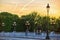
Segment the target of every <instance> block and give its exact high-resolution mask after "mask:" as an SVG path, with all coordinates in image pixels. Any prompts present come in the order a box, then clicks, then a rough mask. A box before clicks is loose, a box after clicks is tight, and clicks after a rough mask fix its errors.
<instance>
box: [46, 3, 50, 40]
mask: <svg viewBox="0 0 60 40" xmlns="http://www.w3.org/2000/svg"><path fill="white" fill-rule="evenodd" d="M46 8H47V17H49V9H50V6H49V4H47V6H46ZM47 20H48V18H47ZM47 25H48V26H49V23H48V22H47ZM46 33H47V35H46V39H50V37H49V32H48V27H47V31H46Z"/></svg>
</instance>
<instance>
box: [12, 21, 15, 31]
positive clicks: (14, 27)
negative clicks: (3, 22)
mask: <svg viewBox="0 0 60 40" xmlns="http://www.w3.org/2000/svg"><path fill="white" fill-rule="evenodd" d="M13 31H16V22H15V21H14V22H13Z"/></svg>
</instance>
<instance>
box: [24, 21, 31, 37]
mask: <svg viewBox="0 0 60 40" xmlns="http://www.w3.org/2000/svg"><path fill="white" fill-rule="evenodd" d="M25 26H26V36H27V34H28V32H29V26H30V23H29V21H26V23H25Z"/></svg>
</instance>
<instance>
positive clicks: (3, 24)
mask: <svg viewBox="0 0 60 40" xmlns="http://www.w3.org/2000/svg"><path fill="white" fill-rule="evenodd" d="M4 26H5V23H4V22H2V28H3V29H2V31H4Z"/></svg>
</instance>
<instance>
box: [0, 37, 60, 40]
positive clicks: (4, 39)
mask: <svg viewBox="0 0 60 40" xmlns="http://www.w3.org/2000/svg"><path fill="white" fill-rule="evenodd" d="M0 40H46V39H39V38H26V37H20V38H18V37H0ZM49 40H60V38H51V39H49Z"/></svg>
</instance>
